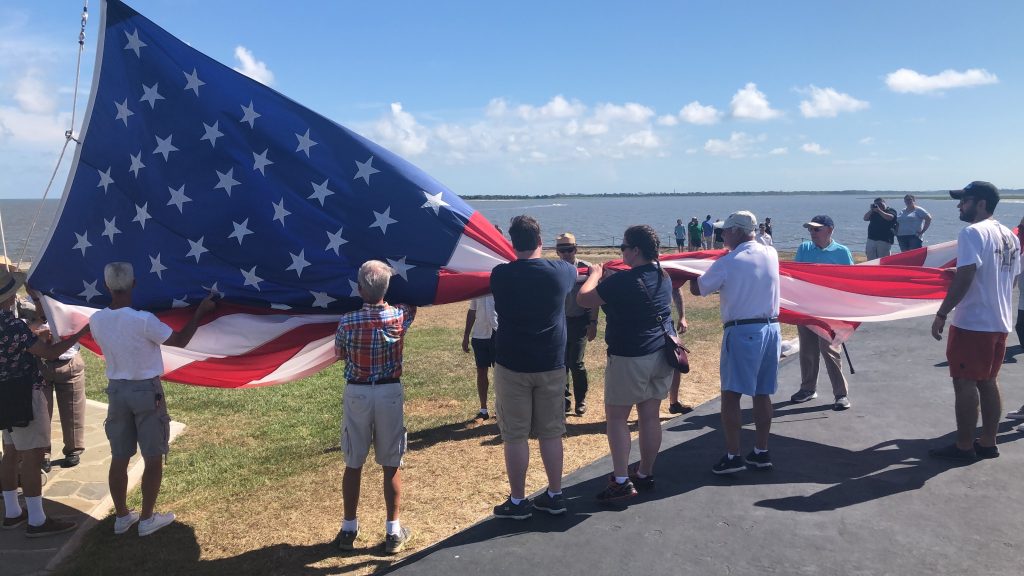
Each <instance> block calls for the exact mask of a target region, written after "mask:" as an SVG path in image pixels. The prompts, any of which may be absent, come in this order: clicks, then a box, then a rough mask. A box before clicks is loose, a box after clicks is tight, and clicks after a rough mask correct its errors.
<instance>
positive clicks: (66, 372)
mask: <svg viewBox="0 0 1024 576" xmlns="http://www.w3.org/2000/svg"><path fill="white" fill-rule="evenodd" d="M31 297H32V303H33V304H35V307H36V319H35V321H34V322H31V323H30V324H29V327H30V328H31V329H32V332H33V333H34V334H35V335H36V336H38V337H40V338H42V339H43V340H45V341H49V340H51V336H50V325H49V323H48V322H47V320H46V312H45V311H44V310H43V305H42V303H41V302H40V300H39V296H38V293H36V292H34V291H33V292H32V293H31ZM39 364H40V366H39V368H40V371H41V372H42V374H43V379H44V380H45V381H46V389H45V390H44V391H43V394H44V395H45V396H46V408H47V413H48V414H49V415H50V419H51V420H52V419H53V397H54V395H55V394H56V396H57V411H58V413H59V415H60V428H61V431H62V433H63V435H64V448H63V450H62V452H63V454H64V459H63V460H61V464H60V466H61V468H73V467H75V466H78V463H79V462H80V461H81V454H82V452H85V360H84V359H83V358H82V355H81V354H80V353H79V346H78V344H75V345H74V346H72V347H71V348H70V349H68V351H67V352H65V353H63V354H61V355H60V356H59V357H57V358H56V359H54V360H46V359H42V358H40V360H39ZM46 451H47V455H49V454H50V448H49V447H47V450H46ZM48 460H49V457H47V458H46V459H45V460H44V462H45V464H46V465H44V467H43V469H44V470H46V469H47V468H49V462H48ZM46 471H47V472H49V470H46Z"/></svg>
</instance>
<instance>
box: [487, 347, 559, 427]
mask: <svg viewBox="0 0 1024 576" xmlns="http://www.w3.org/2000/svg"><path fill="white" fill-rule="evenodd" d="M494 408H495V410H497V413H498V429H499V430H501V439H502V440H504V441H505V442H514V441H519V440H526V439H527V438H529V437H530V436H531V435H532V436H534V437H536V438H539V439H541V440H547V439H549V438H561V437H562V436H564V435H565V368H558V369H555V370H549V371H547V372H515V371H513V370H509V369H508V368H505V367H504V366H502V365H501V364H495V365H494Z"/></svg>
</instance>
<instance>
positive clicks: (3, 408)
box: [0, 374, 37, 432]
mask: <svg viewBox="0 0 1024 576" xmlns="http://www.w3.org/2000/svg"><path fill="white" fill-rule="evenodd" d="M36 378H37V375H36V374H26V375H23V376H17V377H15V378H9V379H5V380H0V429H3V430H7V431H8V432H10V431H11V429H12V428H24V427H26V426H28V425H29V424H30V423H31V422H32V417H33V414H32V387H33V386H35V383H36Z"/></svg>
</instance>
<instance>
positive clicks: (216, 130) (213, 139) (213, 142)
mask: <svg viewBox="0 0 1024 576" xmlns="http://www.w3.org/2000/svg"><path fill="white" fill-rule="evenodd" d="M203 129H204V130H205V131H206V134H203V137H202V138H200V139H199V141H200V142H202V141H203V140H209V141H210V147H211V148H216V147H217V138H220V137H221V136H223V135H224V133H223V132H221V131H220V120H217V121H216V122H214V123H213V125H212V126H211V125H209V124H207V123H206V122H203Z"/></svg>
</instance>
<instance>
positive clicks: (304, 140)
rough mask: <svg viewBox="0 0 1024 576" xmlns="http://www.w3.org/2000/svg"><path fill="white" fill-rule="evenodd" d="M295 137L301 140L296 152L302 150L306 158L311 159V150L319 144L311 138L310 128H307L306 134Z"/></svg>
mask: <svg viewBox="0 0 1024 576" xmlns="http://www.w3.org/2000/svg"><path fill="white" fill-rule="evenodd" d="M295 137H296V138H298V139H299V147H298V148H296V149H295V151H296V152H298V151H299V150H301V151H303V152H305V153H306V158H309V149H310V148H312V147H313V146H316V144H317V143H316V142H314V141H313V140H312V139H311V138H310V137H309V128H306V133H305V134H296V135H295Z"/></svg>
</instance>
